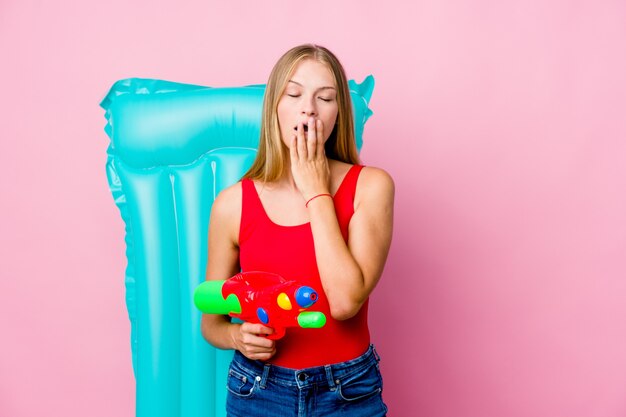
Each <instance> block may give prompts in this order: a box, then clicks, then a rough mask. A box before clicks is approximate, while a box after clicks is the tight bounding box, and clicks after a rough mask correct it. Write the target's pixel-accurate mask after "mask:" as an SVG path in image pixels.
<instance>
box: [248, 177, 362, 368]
mask: <svg viewBox="0 0 626 417" xmlns="http://www.w3.org/2000/svg"><path fill="white" fill-rule="evenodd" d="M362 168H363V167H362V166H360V165H354V166H352V167H351V168H350V170H349V171H348V173H347V174H346V176H345V178H344V179H343V181H342V183H341V185H340V186H339V189H338V190H337V192H336V193H335V195H334V196H333V201H334V204H335V212H336V213H337V220H338V221H339V226H340V228H341V233H342V235H343V238H344V240H345V241H346V242H347V241H348V225H349V223H350V219H351V218H352V215H353V214H354V192H355V190H356V182H357V179H358V176H359V173H360V172H361V169H362ZM242 189H243V202H242V213H241V228H240V231H239V251H240V252H239V260H240V264H241V270H242V271H243V272H249V271H265V272H273V273H276V274H279V275H281V276H282V277H283V278H285V279H287V280H295V281H297V282H299V283H302V285H309V286H311V287H313V288H314V289H316V290H317V292H318V295H319V300H318V301H317V303H316V304H315V305H314V306H313V307H311V308H310V310H311V311H321V312H323V313H324V314H326V317H327V322H326V325H325V326H324V327H323V328H321V329H300V328H298V327H290V328H288V329H287V334H286V336H285V337H284V338H282V339H280V340H279V341H277V346H276V355H275V356H274V357H272V358H271V359H270V361H269V362H270V363H272V364H274V365H278V366H283V367H287V368H295V369H302V368H308V367H313V366H321V365H328V364H333V363H338V362H343V361H346V360H350V359H354V358H356V357H357V356H359V355H361V354H363V353H364V352H365V351H366V350H367V348H368V347H369V344H370V334H369V329H368V326H367V307H368V302H367V301H366V302H365V304H364V305H363V307H362V308H361V310H360V311H359V313H357V315H356V316H354V317H352V318H351V319H349V320H344V321H337V320H334V319H333V318H332V317H331V316H330V312H329V306H328V300H327V298H326V295H325V294H324V291H323V288H322V283H321V281H320V276H319V271H318V269H317V262H316V260H315V248H314V246H313V234H312V231H311V225H310V223H305V224H301V225H296V226H281V225H277V224H275V223H274V222H272V221H271V220H270V218H269V217H268V216H267V214H266V212H265V209H264V208H263V205H262V203H261V200H260V198H259V195H258V194H257V192H256V188H255V187H254V183H253V182H252V181H251V180H249V179H244V180H242Z"/></svg>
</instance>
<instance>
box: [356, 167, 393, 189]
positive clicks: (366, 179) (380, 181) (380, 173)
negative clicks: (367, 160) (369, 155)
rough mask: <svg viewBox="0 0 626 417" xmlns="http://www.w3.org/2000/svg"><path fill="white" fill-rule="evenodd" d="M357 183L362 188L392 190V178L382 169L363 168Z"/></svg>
mask: <svg viewBox="0 0 626 417" xmlns="http://www.w3.org/2000/svg"><path fill="white" fill-rule="evenodd" d="M359 182H360V183H361V185H362V186H364V187H368V188H369V187H374V188H383V189H387V188H391V189H393V188H394V183H393V178H391V175H389V173H388V172H387V171H385V170H384V169H382V168H376V167H371V166H364V167H363V169H362V170H361V173H360V175H359Z"/></svg>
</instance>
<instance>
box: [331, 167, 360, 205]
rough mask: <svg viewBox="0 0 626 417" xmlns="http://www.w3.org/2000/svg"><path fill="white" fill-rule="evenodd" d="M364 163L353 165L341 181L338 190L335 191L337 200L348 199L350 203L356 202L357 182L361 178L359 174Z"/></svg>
mask: <svg viewBox="0 0 626 417" xmlns="http://www.w3.org/2000/svg"><path fill="white" fill-rule="evenodd" d="M363 167H364V166H363V165H352V166H351V167H350V169H349V170H348V172H347V173H346V176H345V177H344V178H343V180H342V181H341V184H340V185H339V188H338V189H337V192H336V193H335V201H337V200H341V199H347V200H348V201H349V202H350V203H353V202H354V195H355V193H356V183H357V181H358V179H359V174H360V173H361V170H362V169H363Z"/></svg>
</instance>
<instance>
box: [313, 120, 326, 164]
mask: <svg viewBox="0 0 626 417" xmlns="http://www.w3.org/2000/svg"><path fill="white" fill-rule="evenodd" d="M315 132H316V133H317V142H316V143H317V149H316V152H315V155H316V156H317V157H323V156H324V123H323V122H322V121H321V120H319V119H318V120H317V122H316V125H315Z"/></svg>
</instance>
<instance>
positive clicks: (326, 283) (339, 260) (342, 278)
mask: <svg viewBox="0 0 626 417" xmlns="http://www.w3.org/2000/svg"><path fill="white" fill-rule="evenodd" d="M308 209H309V214H310V219H311V230H312V232H313V242H314V246H315V258H316V260H317V266H318V270H319V273H320V279H321V281H322V286H323V287H324V293H325V294H326V297H327V298H328V303H329V305H330V313H331V315H332V316H333V318H335V319H337V320H345V319H348V318H350V317H352V316H354V315H355V314H356V313H357V312H358V311H359V309H360V308H361V305H362V304H363V303H364V302H365V300H366V299H367V295H368V293H367V290H366V288H365V282H364V279H363V273H362V271H361V269H360V267H359V265H358V263H357V262H356V260H355V259H354V257H353V256H352V254H351V253H350V250H349V249H348V246H347V244H346V242H345V241H344V239H343V236H342V235H341V230H340V228H339V223H338V221H337V215H336V213H335V208H334V205H333V200H332V199H331V198H317V199H315V200H313V201H311V202H310V204H309V205H308Z"/></svg>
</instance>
